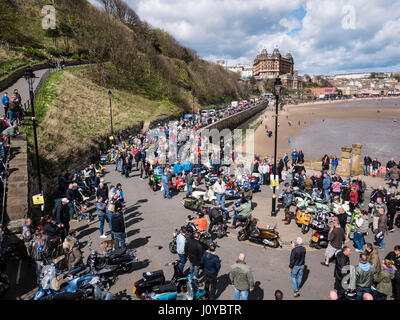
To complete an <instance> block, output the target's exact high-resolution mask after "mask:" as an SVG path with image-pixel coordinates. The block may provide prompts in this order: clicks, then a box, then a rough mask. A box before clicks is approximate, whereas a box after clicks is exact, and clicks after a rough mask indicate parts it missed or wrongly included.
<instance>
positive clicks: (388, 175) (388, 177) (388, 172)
mask: <svg viewBox="0 0 400 320" xmlns="http://www.w3.org/2000/svg"><path fill="white" fill-rule="evenodd" d="M385 179H390V171H389V170H386V175H385Z"/></svg>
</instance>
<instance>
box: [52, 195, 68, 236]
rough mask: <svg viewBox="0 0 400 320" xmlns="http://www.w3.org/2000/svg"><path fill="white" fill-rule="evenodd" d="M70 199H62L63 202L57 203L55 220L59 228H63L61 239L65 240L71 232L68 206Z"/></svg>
mask: <svg viewBox="0 0 400 320" xmlns="http://www.w3.org/2000/svg"><path fill="white" fill-rule="evenodd" d="M68 202H69V200H68V199H67V198H63V199H61V203H59V204H58V205H57V207H56V208H55V217H54V218H55V221H56V224H57V226H58V227H59V228H62V233H61V240H62V241H64V239H65V237H66V236H67V235H68V232H69V221H70V215H69V208H68Z"/></svg>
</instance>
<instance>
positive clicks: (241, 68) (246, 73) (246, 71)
mask: <svg viewBox="0 0 400 320" xmlns="http://www.w3.org/2000/svg"><path fill="white" fill-rule="evenodd" d="M227 69H228V70H230V71H233V72H237V73H240V77H241V78H242V79H249V78H251V77H252V76H253V67H252V66H251V65H249V64H237V65H236V66H232V67H227Z"/></svg>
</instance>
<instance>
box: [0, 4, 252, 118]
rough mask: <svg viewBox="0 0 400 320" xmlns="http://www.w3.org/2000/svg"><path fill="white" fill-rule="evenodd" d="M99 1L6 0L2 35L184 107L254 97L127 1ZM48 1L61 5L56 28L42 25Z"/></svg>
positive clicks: (109, 82)
mask: <svg viewBox="0 0 400 320" xmlns="http://www.w3.org/2000/svg"><path fill="white" fill-rule="evenodd" d="M99 2H100V3H102V4H103V7H104V9H103V10H100V9H98V8H96V7H94V6H93V5H91V4H90V3H89V2H88V1H87V0H53V1H51V2H49V1H48V0H30V1H24V0H2V2H0V3H1V7H0V9H1V10H2V13H1V17H4V18H6V19H4V20H3V19H2V20H0V28H1V32H0V40H6V41H8V42H9V43H11V45H12V46H13V47H15V50H17V51H19V52H22V53H24V52H27V51H29V52H30V53H31V56H33V55H36V58H38V59H39V60H40V59H43V56H42V55H44V56H45V57H46V56H47V57H50V55H52V56H54V57H64V58H68V59H90V60H91V61H93V62H96V63H97V66H96V67H95V68H93V69H91V72H90V73H88V74H87V76H88V77H89V78H90V79H91V80H92V81H94V82H95V83H97V84H98V85H100V86H102V87H107V88H108V87H109V88H118V89H121V90H128V91H129V92H133V93H135V94H139V95H142V96H144V97H146V98H149V99H152V100H169V101H171V102H172V103H174V104H176V105H178V106H179V107H182V108H183V109H185V110H187V111H189V110H192V101H193V96H194V97H195V100H196V102H197V103H199V104H200V105H203V106H205V105H209V104H221V103H224V102H227V101H229V100H232V99H239V98H248V97H249V92H250V90H249V88H248V85H247V84H245V83H243V82H240V81H239V78H240V76H239V75H238V74H236V73H233V72H230V71H227V70H225V69H224V68H222V67H221V66H218V65H216V64H214V63H209V62H207V61H204V60H202V59H200V58H199V57H198V56H197V54H196V53H195V52H194V51H193V50H190V49H188V48H185V47H183V46H181V45H180V44H179V43H178V42H177V41H176V40H175V39H174V38H173V37H171V36H170V35H169V34H168V33H166V32H164V31H163V30H160V29H154V28H152V27H151V26H149V25H148V24H147V23H146V22H143V21H141V20H140V18H139V17H138V16H137V14H136V13H135V12H134V11H133V10H132V9H131V8H129V7H128V6H127V5H126V4H125V3H124V2H123V1H121V0H100V1H99ZM49 3H50V4H53V5H54V7H55V8H56V18H57V29H56V30H51V29H49V30H43V29H42V17H43V16H42V15H41V8H42V7H43V6H44V5H47V4H49ZM11 60H12V58H11V57H10V61H11Z"/></svg>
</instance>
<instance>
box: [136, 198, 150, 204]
mask: <svg viewBox="0 0 400 320" xmlns="http://www.w3.org/2000/svg"><path fill="white" fill-rule="evenodd" d="M146 202H149V200H147V199H141V200H138V201H137V203H146Z"/></svg>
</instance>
